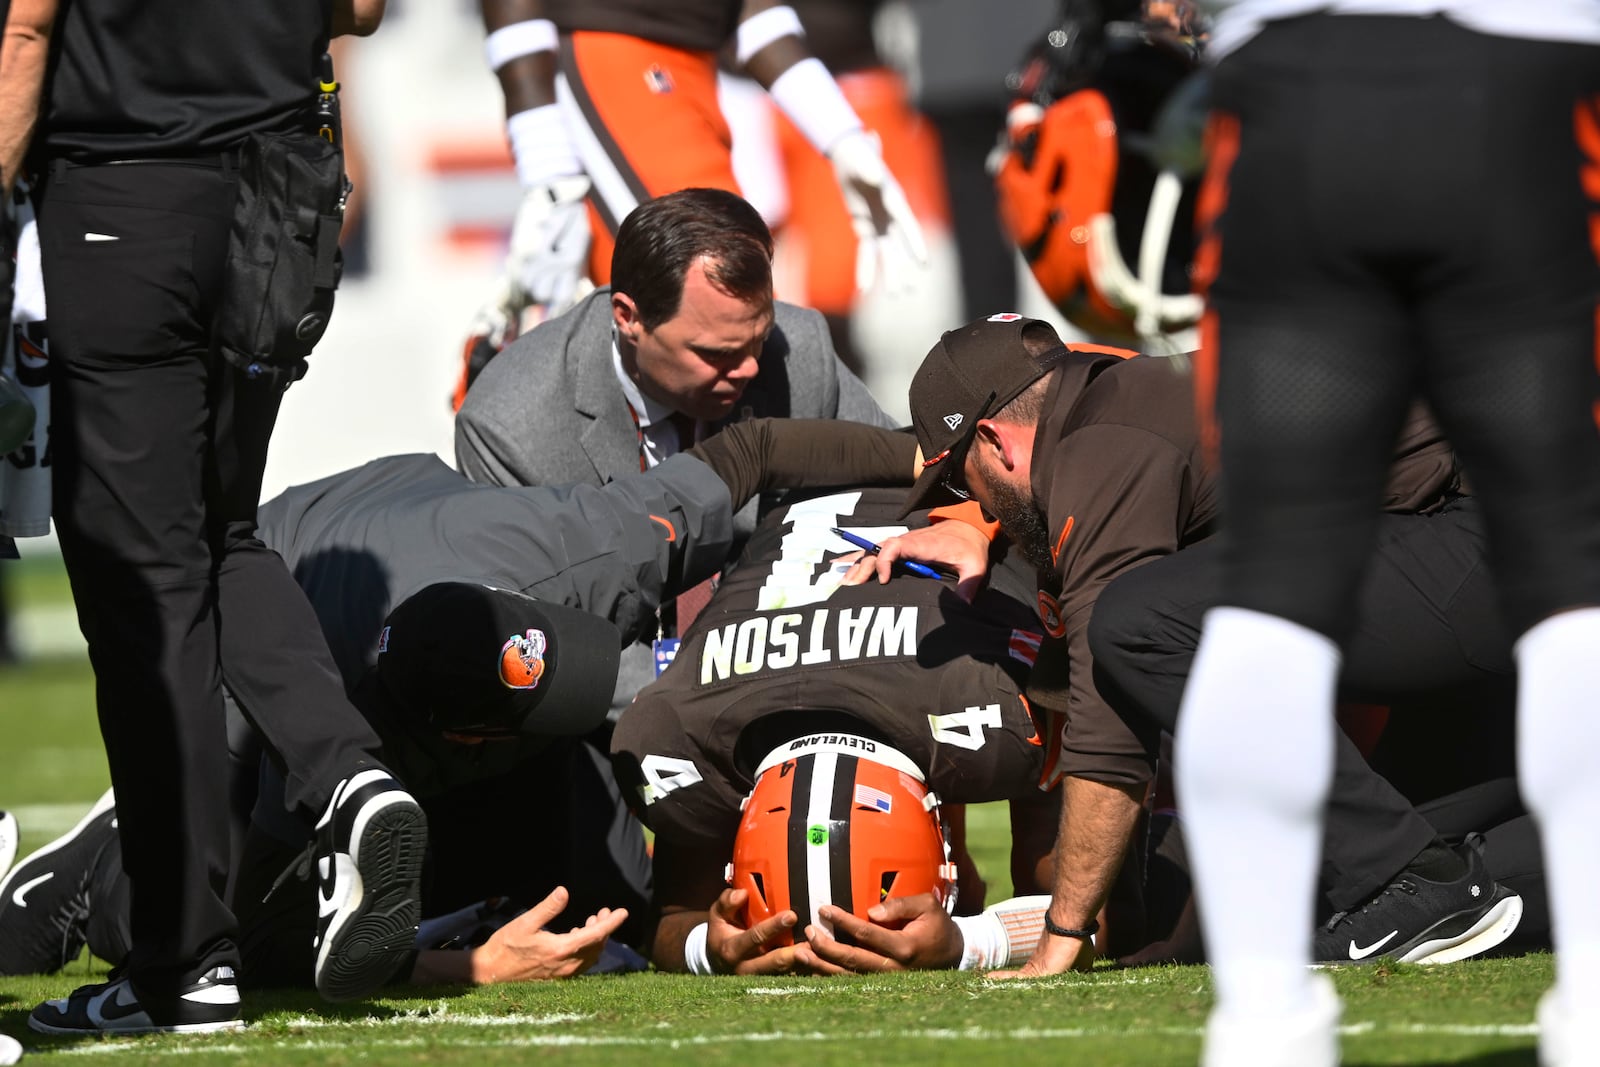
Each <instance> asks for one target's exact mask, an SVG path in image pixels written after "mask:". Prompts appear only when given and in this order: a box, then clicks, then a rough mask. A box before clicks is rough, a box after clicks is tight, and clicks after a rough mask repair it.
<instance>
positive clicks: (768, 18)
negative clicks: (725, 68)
mask: <svg viewBox="0 0 1600 1067" xmlns="http://www.w3.org/2000/svg"><path fill="white" fill-rule="evenodd" d="M805 35H806V30H805V27H804V26H802V25H800V16H799V15H796V14H795V13H794V8H792V7H790V6H789V5H788V4H784V5H782V6H780V7H769V8H767V9H766V10H765V11H763V12H761V13H759V14H756V15H751V16H750V17H749V18H747V19H745V20H744V21H743V22H741V23H739V29H738V31H737V34H736V40H737V42H738V45H737V49H738V50H737V51H736V52H735V55H736V56H737V57H738V59H739V66H741V67H742V66H744V65H745V64H746V63H748V62H750V58H751V57H752V56H754V55H755V54H756V53H757V52H759V51H761V50H762V49H763V48H765V47H767V45H769V44H771V43H772V42H773V41H777V40H780V39H782V38H784V37H804V36H805Z"/></svg>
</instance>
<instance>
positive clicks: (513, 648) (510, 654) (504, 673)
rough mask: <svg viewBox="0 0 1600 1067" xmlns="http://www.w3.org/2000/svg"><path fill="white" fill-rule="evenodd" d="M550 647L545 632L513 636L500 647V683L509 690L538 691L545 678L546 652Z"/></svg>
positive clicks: (529, 632)
mask: <svg viewBox="0 0 1600 1067" xmlns="http://www.w3.org/2000/svg"><path fill="white" fill-rule="evenodd" d="M548 647H549V642H548V641H547V640H546V639H545V636H544V631H543V630H529V631H527V632H526V633H524V634H521V635H518V634H512V635H511V636H510V637H508V638H506V643H505V644H503V645H501V646H500V682H501V684H503V685H504V686H505V687H506V688H507V689H536V688H538V686H539V679H540V678H543V677H544V652H545V649H546V648H548Z"/></svg>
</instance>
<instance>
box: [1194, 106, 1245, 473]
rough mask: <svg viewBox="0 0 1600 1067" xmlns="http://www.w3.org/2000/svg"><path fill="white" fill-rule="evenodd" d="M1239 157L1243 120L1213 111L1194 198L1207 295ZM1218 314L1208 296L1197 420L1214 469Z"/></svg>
mask: <svg viewBox="0 0 1600 1067" xmlns="http://www.w3.org/2000/svg"><path fill="white" fill-rule="evenodd" d="M1238 155H1239V120H1238V118H1237V117H1236V116H1234V115H1229V114H1227V113H1225V112H1221V111H1214V112H1212V114H1211V120H1210V122H1209V123H1208V124H1207V126H1206V157H1207V165H1206V176H1205V180H1204V181H1203V182H1201V183H1200V194H1199V196H1198V197H1197V199H1196V201H1195V211H1194V215H1195V230H1196V232H1197V233H1198V235H1199V238H1200V247H1199V248H1198V249H1197V250H1196V251H1195V257H1194V289H1195V292H1197V293H1199V294H1200V295H1202V296H1206V297H1209V295H1210V292H1211V284H1212V283H1213V282H1215V281H1216V280H1217V271H1218V270H1219V269H1220V268H1221V266H1222V233H1221V231H1220V230H1219V229H1218V227H1217V224H1218V222H1219V221H1220V220H1221V218H1222V213H1223V211H1224V210H1226V209H1227V206H1228V176H1229V174H1231V173H1232V171H1233V162H1234V160H1235V159H1236V158H1238ZM1218 347H1219V338H1218V325H1217V312H1216V308H1215V306H1214V305H1212V304H1211V302H1210V300H1209V299H1207V301H1206V310H1205V314H1204V315H1203V316H1202V317H1201V319H1200V350H1199V351H1198V352H1196V353H1195V359H1194V404H1195V423H1196V425H1197V426H1198V427H1199V430H1200V444H1201V447H1202V448H1203V449H1204V453H1205V457H1206V459H1207V460H1208V461H1209V462H1210V463H1211V465H1212V469H1214V470H1215V469H1218V468H1219V467H1220V456H1219V449H1220V447H1221V428H1220V427H1219V426H1218V424H1217V363H1218V360H1219V359H1220V356H1221V354H1220V352H1219V351H1218Z"/></svg>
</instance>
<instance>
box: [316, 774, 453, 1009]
mask: <svg viewBox="0 0 1600 1067" xmlns="http://www.w3.org/2000/svg"><path fill="white" fill-rule="evenodd" d="M427 844H428V822H427V818H426V816H424V815H423V813H422V808H421V806H420V805H419V804H418V803H417V802H416V801H415V800H414V799H412V796H411V794H410V793H408V792H406V790H405V788H404V787H403V786H402V785H401V784H400V783H399V782H397V781H395V780H394V779H393V778H391V777H390V776H389V774H388V772H386V771H382V770H369V771H362V772H361V773H360V774H357V775H356V776H355V777H353V778H348V779H346V780H345V781H343V782H340V783H339V788H337V789H335V790H334V793H333V799H332V800H330V801H329V802H328V810H327V811H326V812H324V813H323V816H322V818H321V820H319V821H318V823H317V841H316V857H317V884H318V894H319V895H318V899H317V935H316V938H315V939H314V940H313V942H312V945H313V947H314V948H315V949H316V952H317V964H316V981H317V992H319V993H321V994H322V995H323V997H325V998H326V999H328V1000H335V1001H338V1000H356V999H359V998H361V997H364V996H367V995H368V994H370V993H372V992H374V991H376V990H377V989H378V988H379V987H381V986H382V985H383V984H384V983H385V982H387V981H388V980H389V978H390V977H391V976H392V975H393V974H394V972H395V971H396V970H397V969H398V968H399V966H400V965H401V964H402V963H403V962H404V961H405V960H406V959H408V958H409V956H410V953H411V950H412V947H413V946H414V945H415V943H416V937H417V924H418V923H419V922H420V921H421V919H422V857H423V852H424V851H425V850H426V848H427Z"/></svg>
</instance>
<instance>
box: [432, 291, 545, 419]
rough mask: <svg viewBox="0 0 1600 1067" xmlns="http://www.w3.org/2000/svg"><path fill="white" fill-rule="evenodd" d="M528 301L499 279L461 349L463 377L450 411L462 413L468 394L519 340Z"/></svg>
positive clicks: (452, 398)
mask: <svg viewBox="0 0 1600 1067" xmlns="http://www.w3.org/2000/svg"><path fill="white" fill-rule="evenodd" d="M525 307H527V299H526V298H525V297H524V296H523V294H522V293H521V291H520V290H519V289H518V288H517V287H516V286H515V285H514V284H512V282H511V279H510V277H509V276H507V275H506V274H505V273H504V272H501V274H500V275H499V277H497V278H495V281H494V289H493V290H492V291H491V292H490V293H489V299H488V300H487V301H486V302H485V303H484V305H483V306H482V307H480V308H478V310H477V311H476V312H475V313H474V314H473V316H472V327H471V329H470V330H469V331H468V332H467V343H466V344H465V345H464V346H462V349H461V374H460V376H459V377H457V378H456V387H455V390H454V392H453V393H452V394H451V396H450V410H452V411H460V410H461V405H462V403H463V402H464V401H465V400H466V399H467V390H468V389H471V388H472V383H473V382H475V381H477V380H478V375H479V374H481V373H482V372H483V368H484V367H486V366H488V365H489V361H490V360H491V359H493V358H494V357H495V356H497V355H499V354H500V350H501V349H503V348H504V347H505V346H506V345H508V344H510V343H511V342H512V341H514V340H516V337H517V328H518V326H519V325H520V324H521V322H522V311H523V309H524V308H525Z"/></svg>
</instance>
